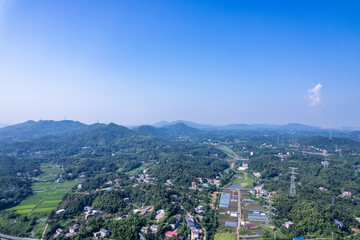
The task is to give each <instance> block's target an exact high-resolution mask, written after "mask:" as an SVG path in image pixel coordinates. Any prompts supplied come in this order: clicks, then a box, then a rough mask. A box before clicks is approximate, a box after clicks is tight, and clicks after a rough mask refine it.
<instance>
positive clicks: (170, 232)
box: [165, 231, 179, 236]
mask: <svg viewBox="0 0 360 240" xmlns="http://www.w3.org/2000/svg"><path fill="white" fill-rule="evenodd" d="M178 234H179V233H177V232H172V231H166V232H165V235H169V236H177V235H178Z"/></svg>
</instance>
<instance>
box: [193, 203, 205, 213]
mask: <svg viewBox="0 0 360 240" xmlns="http://www.w3.org/2000/svg"><path fill="white" fill-rule="evenodd" d="M204 211H205V207H204V206H203V205H199V206H197V207H196V208H195V212H197V213H203V212H204Z"/></svg>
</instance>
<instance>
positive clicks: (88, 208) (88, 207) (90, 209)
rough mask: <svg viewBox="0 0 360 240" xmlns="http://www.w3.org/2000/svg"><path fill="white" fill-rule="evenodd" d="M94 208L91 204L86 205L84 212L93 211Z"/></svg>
mask: <svg viewBox="0 0 360 240" xmlns="http://www.w3.org/2000/svg"><path fill="white" fill-rule="evenodd" d="M92 210H93V208H92V207H90V206H86V207H84V212H89V211H92Z"/></svg>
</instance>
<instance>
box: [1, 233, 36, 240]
mask: <svg viewBox="0 0 360 240" xmlns="http://www.w3.org/2000/svg"><path fill="white" fill-rule="evenodd" d="M0 237H1V238H5V239H13V240H38V239H36V238H21V237H14V236H10V235H6V234H2V233H0Z"/></svg>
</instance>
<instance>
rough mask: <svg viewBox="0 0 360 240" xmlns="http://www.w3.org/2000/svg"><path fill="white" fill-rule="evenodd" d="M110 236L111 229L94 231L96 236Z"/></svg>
mask: <svg viewBox="0 0 360 240" xmlns="http://www.w3.org/2000/svg"><path fill="white" fill-rule="evenodd" d="M108 236H110V231H109V230H107V229H105V228H102V229H101V230H100V231H99V232H96V233H94V237H102V238H104V237H108Z"/></svg>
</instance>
